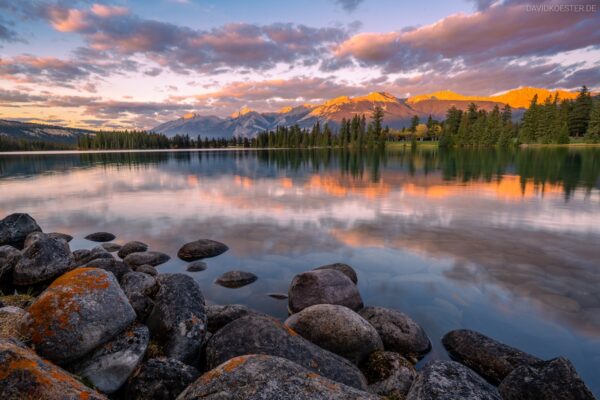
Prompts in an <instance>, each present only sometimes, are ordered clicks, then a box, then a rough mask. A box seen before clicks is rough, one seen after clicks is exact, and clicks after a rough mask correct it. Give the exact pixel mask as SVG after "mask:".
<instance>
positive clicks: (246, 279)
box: [215, 271, 258, 289]
mask: <svg viewBox="0 0 600 400" xmlns="http://www.w3.org/2000/svg"><path fill="white" fill-rule="evenodd" d="M257 279H258V277H257V276H256V275H254V274H253V273H251V272H245V271H229V272H225V273H224V274H223V275H221V276H219V277H218V278H217V279H216V280H215V283H216V284H217V285H221V286H224V287H226V288H230V289H236V288H240V287H242V286H246V285H249V284H251V283H252V282H254V281H256V280H257Z"/></svg>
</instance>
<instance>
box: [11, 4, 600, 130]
mask: <svg viewBox="0 0 600 400" xmlns="http://www.w3.org/2000/svg"><path fill="white" fill-rule="evenodd" d="M581 85H587V86H588V87H590V88H592V89H593V90H600V0H572V1H567V0H549V1H541V0H497V1H495V0H445V1H442V0H432V1H426V0H421V1H399V0H303V1H301V2H284V1H275V0H252V1H247V0H155V1H148V0H145V1H143V0H114V1H102V0H96V1H86V0H0V119H13V120H22V121H30V122H43V123H51V124H58V125H65V126H76V127H86V128H93V129H122V128H127V129H134V128H135V129H151V128H152V127H154V126H156V125H158V124H159V123H162V122H165V121H168V120H172V119H175V118H178V117H180V116H181V115H183V114H186V113H189V112H195V113H198V114H202V115H218V116H227V115H229V114H231V113H233V112H235V111H236V110H239V109H240V108H242V107H249V108H251V109H254V110H257V111H261V112H263V111H276V110H278V109H280V108H282V107H284V106H290V105H292V106H293V105H300V104H304V103H311V104H319V103H322V102H323V101H326V100H328V99H331V98H334V97H338V96H357V95H364V94H367V93H369V92H373V91H385V92H389V93H391V94H393V95H395V96H397V97H400V98H405V97H409V96H411V95H416V94H423V93H430V92H434V91H438V90H453V91H456V92H459V93H462V94H465V95H492V94H496V93H499V92H502V91H506V90H510V89H514V88H518V87H523V86H534V87H543V88H547V89H559V88H560V89H567V90H576V89H577V88H578V87H580V86H581Z"/></svg>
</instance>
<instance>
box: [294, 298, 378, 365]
mask: <svg viewBox="0 0 600 400" xmlns="http://www.w3.org/2000/svg"><path fill="white" fill-rule="evenodd" d="M285 325H287V326H289V327H290V328H292V329H293V330H294V331H295V332H297V333H298V334H300V335H301V336H302V337H304V338H305V339H307V340H308V341H310V342H312V343H314V344H316V345H318V346H320V347H322V348H324V349H327V350H329V351H331V352H333V353H335V354H338V355H340V356H342V357H344V358H347V359H348V360H350V361H352V362H353V363H354V364H357V365H358V364H360V363H361V362H362V361H363V360H364V359H366V358H367V357H368V356H369V354H371V353H372V352H374V351H377V350H383V343H382V342H381V338H380V337H379V334H377V331H376V330H375V328H373V326H371V324H369V323H368V322H367V321H366V320H365V319H363V318H362V317H361V316H360V315H358V314H357V313H355V312H354V311H352V310H351V309H349V308H347V307H344V306H338V305H333V304H317V305H314V306H310V307H308V308H305V309H304V310H302V311H300V312H298V313H296V314H294V315H292V316H291V317H289V318H288V319H287V320H286V321H285Z"/></svg>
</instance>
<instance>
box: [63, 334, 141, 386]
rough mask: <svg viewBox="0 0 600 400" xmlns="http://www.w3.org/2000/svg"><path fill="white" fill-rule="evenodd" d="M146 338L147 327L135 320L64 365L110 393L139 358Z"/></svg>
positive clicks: (137, 362) (120, 384) (127, 375)
mask: <svg viewBox="0 0 600 400" xmlns="http://www.w3.org/2000/svg"><path fill="white" fill-rule="evenodd" d="M149 341H150V333H149V332H148V328H147V327H146V326H144V325H141V324H135V325H133V326H131V327H129V328H128V329H127V330H125V331H123V332H122V333H120V334H119V335H117V336H116V337H115V338H114V339H112V340H111V341H109V342H107V343H105V344H104V345H102V346H100V347H98V348H96V349H94V350H93V351H92V352H91V353H89V354H87V355H85V356H84V357H83V358H82V359H81V360H78V361H77V362H75V363H74V364H71V365H69V366H67V367H66V369H68V370H69V371H71V372H72V373H74V374H75V375H77V376H80V377H82V378H84V379H86V380H87V381H88V382H90V383H91V384H93V385H94V387H95V388H96V389H98V390H100V391H101V392H104V393H113V392H115V391H117V390H118V389H119V388H120V387H121V386H123V384H124V383H125V381H126V380H127V378H128V377H129V375H131V374H132V373H133V371H134V370H135V369H136V368H137V366H138V365H139V363H140V362H141V361H142V358H143V357H144V353H145V352H146V348H147V347H148V342H149Z"/></svg>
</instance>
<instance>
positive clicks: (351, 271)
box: [315, 263, 358, 285]
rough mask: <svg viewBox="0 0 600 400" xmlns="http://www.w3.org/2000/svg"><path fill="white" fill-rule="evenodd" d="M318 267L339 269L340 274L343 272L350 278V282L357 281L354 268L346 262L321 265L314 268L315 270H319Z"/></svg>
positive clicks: (355, 282)
mask: <svg viewBox="0 0 600 400" xmlns="http://www.w3.org/2000/svg"><path fill="white" fill-rule="evenodd" d="M319 269H334V270H336V271H340V272H341V273H342V274H344V275H346V276H347V277H348V278H350V280H351V281H352V282H354V284H355V285H356V284H357V283H358V276H357V275H356V271H355V270H354V268H352V267H351V266H349V265H348V264H344V263H334V264H327V265H322V266H320V267H317V268H315V270H319Z"/></svg>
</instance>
